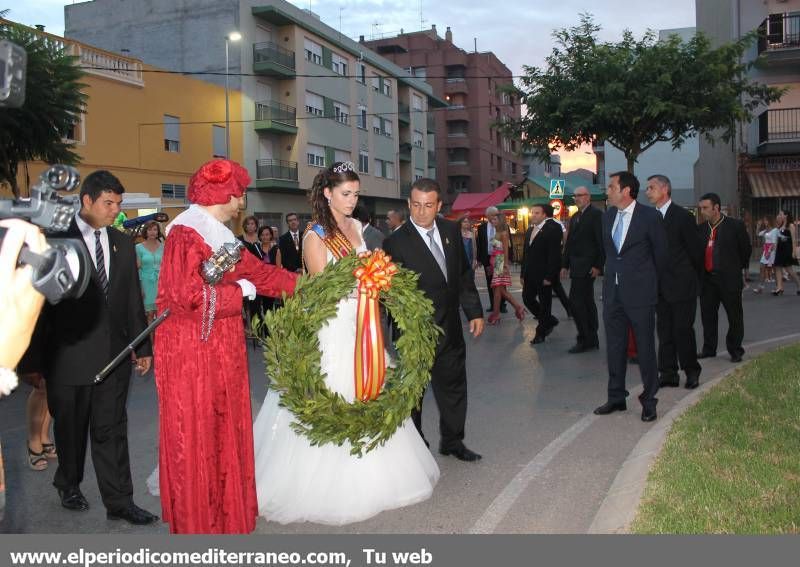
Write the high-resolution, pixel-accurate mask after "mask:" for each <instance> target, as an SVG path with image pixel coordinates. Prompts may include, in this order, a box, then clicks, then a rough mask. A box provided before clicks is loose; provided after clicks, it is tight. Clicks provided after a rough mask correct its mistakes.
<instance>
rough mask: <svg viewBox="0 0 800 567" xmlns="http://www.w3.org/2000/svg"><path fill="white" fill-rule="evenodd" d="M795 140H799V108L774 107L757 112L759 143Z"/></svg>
mask: <svg viewBox="0 0 800 567" xmlns="http://www.w3.org/2000/svg"><path fill="white" fill-rule="evenodd" d="M796 141H800V108H776V109H773V110H765V111H764V112H762V113H761V114H759V116H758V143H759V145H761V144H766V143H769V142H796Z"/></svg>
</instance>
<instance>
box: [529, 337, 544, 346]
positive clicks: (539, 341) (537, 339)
mask: <svg viewBox="0 0 800 567" xmlns="http://www.w3.org/2000/svg"><path fill="white" fill-rule="evenodd" d="M545 336H546V335H536V336H535V337H533V339H531V344H532V345H539V344H542V343H543V342H544V338H545Z"/></svg>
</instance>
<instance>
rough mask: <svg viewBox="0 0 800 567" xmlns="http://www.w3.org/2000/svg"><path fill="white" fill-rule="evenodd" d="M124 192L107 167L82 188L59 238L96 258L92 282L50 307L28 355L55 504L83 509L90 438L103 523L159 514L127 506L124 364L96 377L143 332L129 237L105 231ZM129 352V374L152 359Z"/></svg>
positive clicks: (146, 351)
mask: <svg viewBox="0 0 800 567" xmlns="http://www.w3.org/2000/svg"><path fill="white" fill-rule="evenodd" d="M124 191H125V189H124V187H123V186H122V184H121V183H120V181H119V180H118V179H117V178H116V177H115V176H114V175H112V174H111V173H109V172H108V171H96V172H94V173H92V174H91V175H89V176H88V177H86V179H85V181H84V182H83V185H82V187H81V193H80V196H81V209H80V211H79V212H78V214H77V215H76V216H75V219H74V220H73V222H72V225H71V226H70V229H69V231H68V233H67V234H68V236H70V237H73V238H76V239H79V240H82V241H83V242H84V243H85V244H86V247H87V249H88V251H89V255H90V256H91V257H92V259H93V261H94V266H95V270H94V273H93V277H92V280H91V282H90V283H89V286H88V287H87V289H86V291H85V292H84V294H83V295H82V296H81V297H79V298H77V299H66V300H64V301H62V302H60V303H59V304H57V305H53V306H48V308H47V309H46V310H45V311H44V313H43V315H42V317H43V321H42V324H41V326H40V328H41V336H40V337H39V340H37V341H35V342H34V344H36V345H38V348H36V349H35V352H30V353H29V355H30V356H31V359H32V361H33V362H32V363H31V365H32V367H33V368H36V369H37V370H39V371H41V372H43V374H44V376H45V377H46V379H47V403H48V405H49V407H50V413H51V414H52V416H53V420H54V426H53V429H54V432H55V441H56V446H57V447H58V470H57V471H56V474H55V477H54V479H53V485H54V486H55V487H56V488H57V489H58V493H59V496H60V498H61V505H62V506H64V508H67V509H69V510H75V511H80V510H86V509H88V508H89V503H88V502H87V500H86V498H85V497H84V496H83V494H82V493H81V490H80V483H81V481H82V480H83V468H84V461H85V457H86V444H87V436H88V438H89V439H90V440H91V446H92V462H93V463H94V469H95V473H96V475H97V484H98V487H99V488H100V495H101V497H102V499H103V504H104V505H105V507H106V511H107V514H106V515H107V517H108V519H110V520H126V521H128V522H130V523H132V524H140V525H141V524H150V523H152V522H155V521H156V520H158V517H157V516H154V515H153V514H150V513H149V512H147V511H145V510H142V509H141V508H139V507H138V506H136V504H134V503H133V483H132V481H131V470H130V460H129V456H128V417H127V411H126V402H127V398H128V387H129V383H130V376H131V370H132V368H131V360H130V359H127V360H124V361H123V362H121V363H120V364H119V365H118V366H117V367H116V368H115V369H114V370H113V371H112V372H111V373H110V374H109V375H108V376H107V377H106V378H105V380H103V381H102V382H99V383H95V381H94V378H95V376H96V375H97V374H98V373H99V372H100V370H101V369H103V368H104V367H105V366H106V365H107V364H108V363H109V362H110V361H111V360H112V359H113V358H114V357H115V356H116V355H117V354H118V353H120V352H121V351H122V350H123V349H124V348H125V347H126V346H127V345H128V344H129V343H130V341H132V340H133V338H134V337H136V336H137V335H139V334H140V333H141V332H142V331H143V330H144V329H145V327H146V326H147V324H146V319H145V315H144V307H143V304H142V291H141V287H140V285H139V276H138V271H137V267H136V253H135V251H134V246H133V241H132V240H131V239H130V237H128V236H127V235H125V234H123V233H122V232H120V231H118V230H115V229H113V228H109V227H110V225H111V224H112V223H113V222H114V219H115V218H116V217H117V215H118V214H119V211H120V204H121V203H122V194H123V193H124ZM136 355H137V359H136V368H137V369H138V371H139V372H140V373H141V374H144V373H146V372H147V371H148V370H149V369H150V364H151V360H152V347H151V345H150V340H149V339H145V341H144V342H143V343H142V344H141V345H140V346H139V347H138V349H137V350H136Z"/></svg>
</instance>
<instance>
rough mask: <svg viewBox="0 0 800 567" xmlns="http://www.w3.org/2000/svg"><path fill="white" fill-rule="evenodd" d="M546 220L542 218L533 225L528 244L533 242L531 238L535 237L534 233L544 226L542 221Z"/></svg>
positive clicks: (536, 233)
mask: <svg viewBox="0 0 800 567" xmlns="http://www.w3.org/2000/svg"><path fill="white" fill-rule="evenodd" d="M547 220H548V219H544V220H543V221H542V222H540V223H539V224H535V225H533V230H532V231H531V239H530V240H529V241H528V245H530V244H533V239H534V238H536V235H538V234H539V232H540V231H541V230H542V227H543V226H544V223H546V222H547Z"/></svg>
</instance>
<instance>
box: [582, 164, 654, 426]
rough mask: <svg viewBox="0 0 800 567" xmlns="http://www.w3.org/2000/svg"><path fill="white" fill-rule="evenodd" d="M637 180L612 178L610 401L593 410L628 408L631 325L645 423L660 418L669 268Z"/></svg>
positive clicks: (607, 302)
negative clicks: (660, 332)
mask: <svg viewBox="0 0 800 567" xmlns="http://www.w3.org/2000/svg"><path fill="white" fill-rule="evenodd" d="M638 194H639V180H638V179H636V177H635V176H634V175H633V174H632V173H629V172H627V171H620V172H617V173H614V174H613V175H611V178H610V182H609V184H608V189H607V191H606V195H607V196H608V204H609V205H610V208H609V209H608V211H606V213H605V215H603V244H604V248H605V255H606V266H605V282H604V285H603V304H604V309H603V322H604V323H605V329H606V355H607V359H608V401H606V403H605V404H603V405H602V406H600V407H598V408H597V409H595V410H594V413H596V414H597V415H606V414H609V413H612V412H615V411H624V410H626V409H628V407H627V404H626V402H625V398H627V397H628V391H627V390H626V389H625V373H626V371H627V364H628V361H627V356H626V351H627V346H628V327H629V326H630V327H632V328H633V334H634V336H635V337H636V345H637V347H638V352H639V371H640V373H641V375H642V383H643V385H644V391H643V392H642V394H641V395H640V396H639V401H640V402H641V404H642V421H654V420H655V419H656V404H657V403H658V399H657V398H656V397H655V395H656V392H658V362H657V359H656V344H655V326H656V305H657V303H658V282H659V279H660V276H661V274H663V273H664V270H665V269H666V266H667V236H666V233H665V232H664V226H663V224H662V222H661V214H660V213H659V212H658V210H656V209H654V208H652V207H647V206H645V205H642V204H639V203H637V202H636V197H637V195H638Z"/></svg>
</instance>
